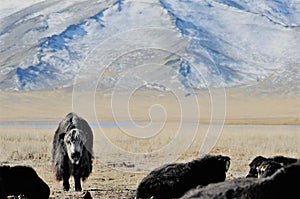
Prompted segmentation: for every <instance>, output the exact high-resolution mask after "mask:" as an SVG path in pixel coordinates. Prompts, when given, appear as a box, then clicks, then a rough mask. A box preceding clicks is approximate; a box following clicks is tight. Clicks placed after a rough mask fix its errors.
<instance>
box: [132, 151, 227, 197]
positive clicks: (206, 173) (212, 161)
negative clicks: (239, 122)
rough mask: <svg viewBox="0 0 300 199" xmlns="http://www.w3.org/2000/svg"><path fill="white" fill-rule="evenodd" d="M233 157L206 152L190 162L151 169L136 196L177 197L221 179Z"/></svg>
mask: <svg viewBox="0 0 300 199" xmlns="http://www.w3.org/2000/svg"><path fill="white" fill-rule="evenodd" d="M229 165H230V158H229V157H227V156H221V155H218V156H213V155H206V156H204V157H203V158H199V159H197V160H193V161H191V162H188V163H173V164H167V165H164V166H161V167H159V168H157V169H155V170H153V171H152V172H150V173H149V174H148V175H147V176H146V177H145V178H144V179H143V180H142V181H141V183H140V184H139V185H138V188H137V193H136V197H137V198H138V199H139V198H151V197H152V198H155V199H168V198H178V197H180V196H182V195H183V194H184V193H185V192H186V191H188V190H189V189H192V188H195V187H197V186H198V185H207V184H209V183H215V182H221V181H224V180H225V178H226V172H227V170H228V169H229Z"/></svg>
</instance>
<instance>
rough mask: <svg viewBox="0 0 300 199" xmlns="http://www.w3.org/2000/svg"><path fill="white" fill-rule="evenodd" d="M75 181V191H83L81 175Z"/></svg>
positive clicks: (75, 177) (76, 176)
mask: <svg viewBox="0 0 300 199" xmlns="http://www.w3.org/2000/svg"><path fill="white" fill-rule="evenodd" d="M74 181H75V191H81V190H82V188H81V182H80V176H79V175H75V176H74Z"/></svg>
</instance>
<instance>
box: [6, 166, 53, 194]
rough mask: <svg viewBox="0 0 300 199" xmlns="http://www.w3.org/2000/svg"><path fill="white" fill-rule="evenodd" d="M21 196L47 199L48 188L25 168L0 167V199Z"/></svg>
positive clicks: (32, 170) (34, 173) (28, 168)
mask: <svg viewBox="0 0 300 199" xmlns="http://www.w3.org/2000/svg"><path fill="white" fill-rule="evenodd" d="M19 195H23V196H25V197H26V198H29V199H48V198H49V195H50V189H49V186H48V185H47V184H46V183H45V182H44V181H43V180H42V179H41V178H40V177H39V176H38V175H37V173H36V172H35V170H34V169H33V168H31V167H27V166H14V167H10V166H0V199H6V198H7V196H19Z"/></svg>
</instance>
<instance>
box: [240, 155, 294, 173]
mask: <svg viewBox="0 0 300 199" xmlns="http://www.w3.org/2000/svg"><path fill="white" fill-rule="evenodd" d="M297 161H299V160H298V159H296V158H290V157H284V156H274V157H271V158H266V157H263V156H257V157H255V158H254V159H253V160H252V162H251V163H250V164H249V167H250V171H249V173H248V175H247V176H246V177H247V178H249V177H254V178H260V177H267V176H271V175H272V174H274V173H275V172H276V171H277V170H278V169H280V168H282V167H285V166H287V165H290V164H293V163H296V162H297Z"/></svg>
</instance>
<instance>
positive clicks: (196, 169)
mask: <svg viewBox="0 0 300 199" xmlns="http://www.w3.org/2000/svg"><path fill="white" fill-rule="evenodd" d="M93 158H94V157H93V132H92V129H91V127H90V126H89V124H88V123H87V121H86V120H84V119H83V118H81V117H79V116H78V115H77V114H75V113H69V114H68V115H66V117H65V118H64V119H63V120H62V121H61V122H60V123H59V125H58V128H57V130H56V131H55V134H54V137H53V148H52V163H53V167H54V172H55V177H56V180H58V181H63V189H64V191H68V190H69V189H70V183H69V178H70V177H71V176H73V177H74V183H75V186H74V188H75V191H81V190H82V187H81V180H82V181H84V180H86V179H87V178H88V177H89V175H90V173H91V172H92V166H93ZM229 167H230V157H228V156H223V155H205V156H203V157H201V158H198V159H195V160H193V161H190V162H187V163H172V164H166V165H163V166H161V167H159V168H157V169H154V170H153V171H151V172H150V173H149V174H148V175H147V176H145V178H144V179H142V181H141V182H140V183H139V185H138V187H137V190H136V198H137V199H148V198H149V199H150V198H151V199H172V198H180V197H181V198H182V199H191V198H214V199H229V198H244V199H252V198H255V199H263V198H274V199H277V198H278V199H279V198H294V197H295V196H296V195H297V194H298V195H299V193H298V192H299V191H298V189H299V184H300V160H299V159H295V158H289V157H284V156H274V157H270V158H266V157H263V156H257V157H255V158H254V159H253V160H252V161H251V163H250V164H249V167H250V170H249V173H248V175H247V176H246V177H244V178H236V179H232V180H226V172H227V171H228V169H229ZM8 196H15V197H18V198H20V197H21V198H23V197H24V198H26V199H47V198H49V196H50V188H49V186H48V185H47V184H46V183H45V182H44V181H43V180H42V179H41V178H40V177H39V176H38V175H37V173H36V172H35V170H34V169H33V168H31V167H27V166H14V167H10V166H0V199H6V198H7V197H8ZM84 198H92V197H91V194H90V193H89V192H85V194H84Z"/></svg>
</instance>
